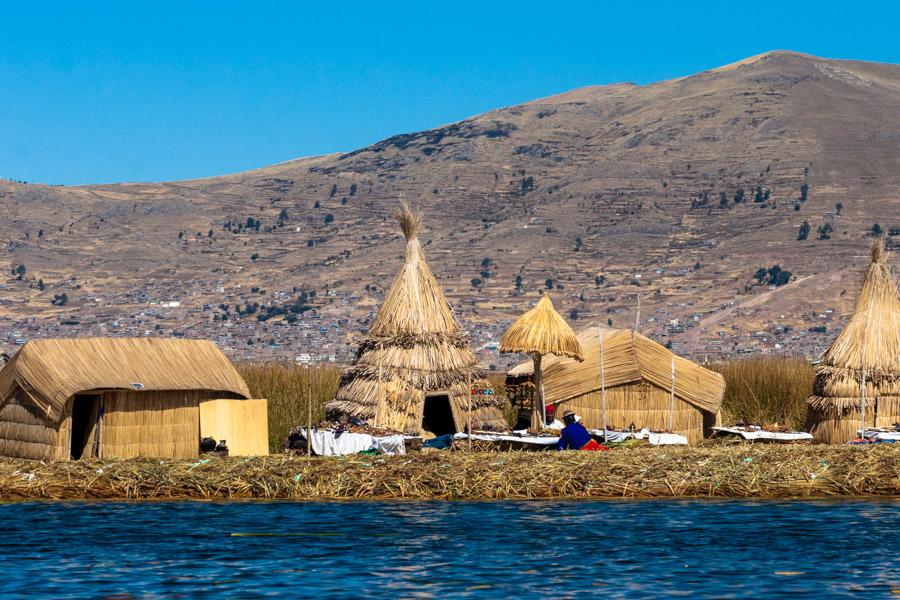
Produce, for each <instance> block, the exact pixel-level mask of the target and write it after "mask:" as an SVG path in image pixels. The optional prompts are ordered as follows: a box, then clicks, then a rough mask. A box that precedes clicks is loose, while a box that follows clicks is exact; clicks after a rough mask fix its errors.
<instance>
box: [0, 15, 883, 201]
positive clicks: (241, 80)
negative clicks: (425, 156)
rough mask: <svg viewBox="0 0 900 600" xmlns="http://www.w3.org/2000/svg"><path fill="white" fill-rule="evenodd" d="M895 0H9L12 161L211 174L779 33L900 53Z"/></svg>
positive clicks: (773, 43) (3, 57)
mask: <svg viewBox="0 0 900 600" xmlns="http://www.w3.org/2000/svg"><path fill="white" fill-rule="evenodd" d="M894 4H895V3H889V2H883V3H867V2H853V3H841V4H838V3H829V2H768V1H765V0H759V1H755V2H752V3H747V2H742V3H737V2H721V3H716V2H694V3H692V2H671V3H654V2H632V3H626V2H601V1H599V0H598V1H594V2H583V3H582V2H572V3H566V2H530V1H525V0H519V1H516V2H489V1H486V0H482V1H481V2H455V3H450V2H442V3H437V2H435V3H428V2H424V1H423V2H409V3H405V2H376V1H374V0H372V1H370V2H359V3H356V2H352V1H348V2H342V3H335V2H328V3H324V2H323V3H312V2H309V3H303V2H292V3H287V2H285V3H275V2H253V3H250V2H247V3H232V2H227V1H220V2H184V1H182V2H172V3H167V2H163V1H155V2H146V3H139V2H121V1H119V2H99V1H98V2H78V3H76V2H51V1H44V2H33V3H32V2H12V1H5V0H0V18H2V22H3V25H2V26H0V176H2V177H6V178H10V179H17V180H26V181H29V182H40V183H51V184H80V183H101V182H118V181H159V180H172V179H186V178H193V177H205V176H212V175H218V174H224V173H230V172H235V171H241V170H245V169H250V168H254V167H260V166H265V165H267V164H272V163H276V162H281V161H285V160H289V159H292V158H297V157H300V156H310V155H315V154H323V153H329V152H338V151H347V150H352V149H355V148H358V147H360V146H363V145H365V144H368V143H371V142H374V141H377V140H379V139H382V138H385V137H388V136H390V135H394V134H397V133H403V132H409V131H417V130H421V129H427V128H431V127H435V126H438V125H441V124H444V123H448V122H452V121H455V120H459V119H462V118H465V117H467V116H471V115H473V114H477V113H480V112H484V111H486V110H490V109H492V108H498V107H502V106H508V105H510V104H515V103H519V102H524V101H528V100H532V99H534V98H538V97H542V96H548V95H551V94H556V93H560V92H564V91H567V90H570V89H573V88H576V87H581V86H585V85H596V84H604V83H613V82H619V81H632V82H635V83H639V84H643V83H650V82H653V81H657V80H660V79H667V78H670V77H676V76H681V75H687V74H691V73H694V72H696V71H701V70H704V69H708V68H712V67H716V66H719V65H722V64H726V63H729V62H734V61H736V60H739V59H741V58H745V57H747V56H750V55H753V54H758V53H761V52H765V51H767V50H772V49H790V50H797V51H801V52H808V53H811V54H816V55H819V56H825V57H831V58H856V59H861V60H874V61H881V62H895V63H900V43H897V38H896V36H897V26H898V24H900V8H897V7H896V6H892V5H894Z"/></svg>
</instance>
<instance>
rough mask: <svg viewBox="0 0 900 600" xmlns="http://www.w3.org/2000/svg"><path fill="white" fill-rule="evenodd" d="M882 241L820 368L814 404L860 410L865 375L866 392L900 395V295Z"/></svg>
mask: <svg viewBox="0 0 900 600" xmlns="http://www.w3.org/2000/svg"><path fill="white" fill-rule="evenodd" d="M889 258H890V254H889V253H888V252H886V251H885V250H884V242H883V241H882V240H881V239H879V240H876V241H875V242H874V243H873V244H872V250H871V261H870V263H869V266H868V268H867V269H866V272H865V276H864V279H863V284H862V289H861V290H860V293H859V298H858V299H857V301H856V307H855V308H854V310H853V314H852V315H851V317H850V320H849V321H848V322H847V324H846V325H845V326H844V329H843V330H841V332H840V334H838V336H837V338H835V340H834V342H832V343H831V346H829V347H828V349H827V350H826V351H825V352H824V353H823V354H822V358H821V361H820V362H819V364H818V365H817V366H816V382H815V384H814V389H813V394H814V395H813V396H812V397H811V398H810V399H809V402H810V404H811V405H813V406H815V407H818V408H825V407H828V406H829V405H830V406H831V407H832V408H836V409H840V410H849V409H850V408H858V406H859V399H860V397H861V389H860V384H861V382H862V379H863V373H865V380H866V396H867V397H868V398H875V397H876V396H900V295H898V291H897V284H896V282H895V281H894V278H893V275H892V273H891V268H890V265H889V263H888V259H889Z"/></svg>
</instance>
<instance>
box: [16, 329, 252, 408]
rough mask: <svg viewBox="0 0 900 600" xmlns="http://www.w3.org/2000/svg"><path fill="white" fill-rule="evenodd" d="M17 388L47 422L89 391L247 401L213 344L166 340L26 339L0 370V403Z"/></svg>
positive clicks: (235, 375) (232, 370) (243, 389)
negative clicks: (184, 393) (187, 393)
mask: <svg viewBox="0 0 900 600" xmlns="http://www.w3.org/2000/svg"><path fill="white" fill-rule="evenodd" d="M17 386H18V387H21V388H22V389H23V390H24V391H25V392H26V393H27V394H28V395H29V397H30V398H31V399H32V400H33V401H34V402H35V403H36V404H37V405H38V406H40V407H41V409H42V410H43V411H44V412H46V413H47V415H48V416H49V417H50V418H58V417H59V416H61V415H62V414H63V412H64V409H65V404H66V400H68V398H70V397H71V396H72V395H73V394H77V393H80V392H86V391H90V390H100V389H123V390H135V389H141V390H172V391H174V390H209V391H216V392H223V393H229V394H236V395H238V396H242V397H244V398H249V397H250V390H249V389H248V388H247V384H246V383H244V380H243V379H242V378H241V376H240V375H239V374H238V372H237V370H236V369H235V368H234V366H233V365H232V364H231V362H229V360H228V358H226V357H225V355H224V354H222V351H221V350H219V348H218V347H217V346H216V345H215V344H214V343H212V342H210V341H207V340H185V339H169V338H71V339H46V340H33V341H29V342H27V343H26V344H25V345H24V346H22V348H20V349H19V351H18V352H17V353H16V355H15V356H13V357H12V358H11V359H10V361H9V362H8V363H7V364H6V366H4V367H3V369H2V370H0V404H2V403H3V401H5V400H6V399H7V398H9V397H10V395H11V394H12V393H13V392H14V391H15V388H16V387H17Z"/></svg>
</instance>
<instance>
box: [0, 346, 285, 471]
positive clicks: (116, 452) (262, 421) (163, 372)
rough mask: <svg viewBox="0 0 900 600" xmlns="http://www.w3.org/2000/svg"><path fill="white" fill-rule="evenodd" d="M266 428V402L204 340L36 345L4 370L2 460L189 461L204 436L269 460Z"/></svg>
mask: <svg viewBox="0 0 900 600" xmlns="http://www.w3.org/2000/svg"><path fill="white" fill-rule="evenodd" d="M267 429H268V426H267V421H266V401H265V400H253V399H250V391H249V390H248V389H247V385H246V383H244V380H243V379H241V376H240V375H239V374H238V372H237V371H236V370H235V368H234V366H232V364H231V363H230V362H229V361H228V359H227V358H226V357H225V355H224V354H222V352H221V351H220V350H219V349H218V348H217V347H216V345H215V344H213V343H212V342H209V341H205V340H185V339H164V338H76V339H45V340H34V341H29V342H27V343H26V344H25V345H24V346H22V348H21V349H20V350H19V351H18V352H17V353H16V354H15V356H13V357H12V358H11V359H10V360H9V362H8V363H7V364H6V365H5V366H4V367H3V369H2V370H0V456H6V457H12V458H30V459H36V460H69V459H79V458H92V457H94V458H113V457H117V458H132V457H137V456H152V457H160V458H187V457H192V456H197V455H198V454H199V451H200V438H201V434H203V435H206V436H210V437H215V439H216V440H222V439H224V440H226V442H227V443H228V444H229V450H230V451H231V453H232V454H248V455H249V454H267V453H268V433H267Z"/></svg>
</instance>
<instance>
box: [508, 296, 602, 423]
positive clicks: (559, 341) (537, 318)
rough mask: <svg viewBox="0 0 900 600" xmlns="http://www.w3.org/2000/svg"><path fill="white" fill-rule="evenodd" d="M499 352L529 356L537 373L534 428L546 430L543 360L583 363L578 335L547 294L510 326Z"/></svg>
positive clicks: (535, 380) (533, 410) (533, 409)
mask: <svg viewBox="0 0 900 600" xmlns="http://www.w3.org/2000/svg"><path fill="white" fill-rule="evenodd" d="M500 352H502V353H506V354H509V353H513V352H520V353H523V354H530V355H531V359H532V365H533V373H534V386H535V402H533V403H532V411H531V426H532V427H535V428H537V427H543V424H544V418H545V416H546V413H545V411H546V402H545V399H544V386H543V385H542V383H541V376H542V371H541V361H542V360H543V357H544V356H545V355H548V354H549V355H553V356H561V357H566V358H571V359H574V360H577V361H581V360H584V357H583V356H582V354H581V345H580V344H579V343H578V338H577V337H576V336H575V332H574V331H572V328H571V327H569V324H568V323H566V321H565V319H563V318H562V316H560V314H559V313H558V312H556V309H555V308H553V302H551V301H550V296H549V295H548V294H544V296H542V297H541V299H540V301H539V302H538V303H537V305H535V307H534V308H532V309H531V310H529V311H528V312H526V313H525V314H524V315H522V316H521V317H519V318H518V319H516V320H515V322H513V324H512V325H510V326H509V329H507V330H506V332H505V333H504V334H503V338H502V339H501V340H500Z"/></svg>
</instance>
